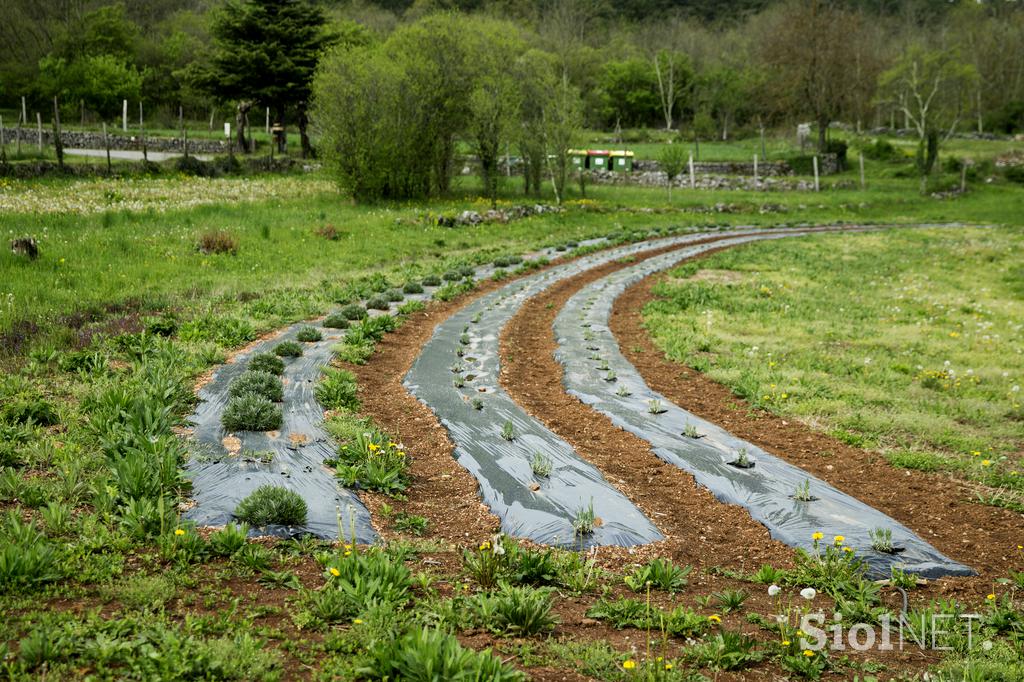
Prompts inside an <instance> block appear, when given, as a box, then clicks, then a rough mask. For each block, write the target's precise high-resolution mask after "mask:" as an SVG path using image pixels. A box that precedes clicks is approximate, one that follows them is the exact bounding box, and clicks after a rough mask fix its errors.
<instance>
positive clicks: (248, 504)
mask: <svg viewBox="0 0 1024 682" xmlns="http://www.w3.org/2000/svg"><path fill="white" fill-rule="evenodd" d="M235 518H238V519H240V520H242V521H245V522H246V523H248V524H249V525H251V526H255V527H262V526H267V525H270V524H276V525H281V526H302V525H304V524H305V523H306V502H305V500H303V499H302V497H301V496H300V495H299V494H298V493H297V492H295V491H294V490H288V489H287V488H279V487H277V486H273V485H263V486H260V487H259V488H256V490H254V491H253V492H252V493H251V494H250V495H249V496H248V497H246V498H245V499H244V500H242V501H241V502H239V503H238V506H237V507H236V508H235Z"/></svg>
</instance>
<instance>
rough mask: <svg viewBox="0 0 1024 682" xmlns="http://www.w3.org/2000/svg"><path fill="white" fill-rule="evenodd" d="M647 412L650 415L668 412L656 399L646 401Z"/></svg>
mask: <svg viewBox="0 0 1024 682" xmlns="http://www.w3.org/2000/svg"><path fill="white" fill-rule="evenodd" d="M647 411H648V412H650V413H651V414H662V413H663V412H667V411H668V410H666V409H665V408H664V407H663V406H662V404H661V401H660V400H658V399H657V398H651V399H650V400H648V401H647Z"/></svg>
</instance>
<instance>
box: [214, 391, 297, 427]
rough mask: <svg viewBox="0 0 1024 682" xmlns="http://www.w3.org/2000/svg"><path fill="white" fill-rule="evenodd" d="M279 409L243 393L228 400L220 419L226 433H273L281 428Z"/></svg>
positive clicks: (261, 398)
mask: <svg viewBox="0 0 1024 682" xmlns="http://www.w3.org/2000/svg"><path fill="white" fill-rule="evenodd" d="M281 419H282V414H281V408H280V407H277V406H276V405H274V403H272V402H271V401H270V400H268V399H267V398H265V397H263V396H261V395H257V394H255V393H243V394H242V395H239V396H235V397H234V398H231V399H230V400H228V404H227V406H226V407H225V408H224V413H223V414H222V415H221V417H220V423H221V425H222V426H223V427H224V428H225V429H226V430H227V431H273V430H275V429H279V428H281Z"/></svg>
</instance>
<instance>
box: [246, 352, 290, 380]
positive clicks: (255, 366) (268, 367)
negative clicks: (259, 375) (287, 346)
mask: <svg viewBox="0 0 1024 682" xmlns="http://www.w3.org/2000/svg"><path fill="white" fill-rule="evenodd" d="M249 371H250V372H268V373H270V374H276V375H281V374H284V360H282V359H281V358H279V357H278V356H276V355H274V354H273V353H260V354H259V355H254V356H253V358H252V360H250V361H249Z"/></svg>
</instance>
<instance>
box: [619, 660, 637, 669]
mask: <svg viewBox="0 0 1024 682" xmlns="http://www.w3.org/2000/svg"><path fill="white" fill-rule="evenodd" d="M622 667H623V668H625V669H626V670H632V669H633V668H635V667H636V661H634V660H633V659H632V658H631V659H629V660H628V661H623V662H622Z"/></svg>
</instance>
